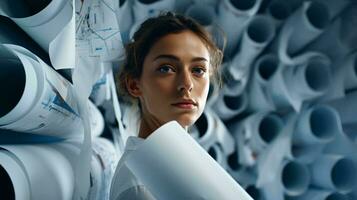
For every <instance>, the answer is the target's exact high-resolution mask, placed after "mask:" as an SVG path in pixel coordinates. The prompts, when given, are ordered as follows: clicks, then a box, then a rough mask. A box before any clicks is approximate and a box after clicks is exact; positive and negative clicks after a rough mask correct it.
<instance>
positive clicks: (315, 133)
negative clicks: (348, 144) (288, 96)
mask: <svg viewBox="0 0 357 200" xmlns="http://www.w3.org/2000/svg"><path fill="white" fill-rule="evenodd" d="M340 132H342V127H341V120H340V118H339V115H338V113H337V112H336V110H334V109H333V108H331V107H329V106H325V105H315V106H314V107H311V108H309V109H307V110H306V111H302V113H301V115H300V116H299V119H298V122H297V126H296V130H295V132H294V136H293V142H294V144H300V145H313V144H322V143H325V144H326V143H328V142H331V141H332V140H333V139H334V138H335V137H336V135H337V134H339V133H340Z"/></svg>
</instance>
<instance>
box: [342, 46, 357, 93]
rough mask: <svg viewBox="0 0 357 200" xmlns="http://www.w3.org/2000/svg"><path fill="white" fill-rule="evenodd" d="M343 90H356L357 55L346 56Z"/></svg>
mask: <svg viewBox="0 0 357 200" xmlns="http://www.w3.org/2000/svg"><path fill="white" fill-rule="evenodd" d="M345 68H346V72H345V78H344V80H345V82H344V83H345V84H344V85H345V90H352V89H356V88H357V53H354V54H352V55H350V56H348V60H347V61H346V63H345Z"/></svg>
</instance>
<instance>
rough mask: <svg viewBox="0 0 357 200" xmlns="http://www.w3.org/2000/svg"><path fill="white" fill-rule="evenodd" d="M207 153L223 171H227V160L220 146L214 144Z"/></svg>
mask: <svg viewBox="0 0 357 200" xmlns="http://www.w3.org/2000/svg"><path fill="white" fill-rule="evenodd" d="M207 152H208V154H209V155H210V156H211V157H212V158H213V159H214V160H215V161H216V162H217V163H218V164H219V165H220V166H221V167H222V168H223V169H227V158H226V156H225V155H224V154H223V150H222V147H221V145H219V144H218V143H215V144H213V145H212V146H211V147H210V148H209V149H208V151H207Z"/></svg>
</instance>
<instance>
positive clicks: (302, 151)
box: [288, 144, 326, 164]
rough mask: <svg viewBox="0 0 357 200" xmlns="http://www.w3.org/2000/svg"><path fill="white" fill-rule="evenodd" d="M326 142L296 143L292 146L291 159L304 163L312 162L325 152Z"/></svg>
mask: <svg viewBox="0 0 357 200" xmlns="http://www.w3.org/2000/svg"><path fill="white" fill-rule="evenodd" d="M325 147H326V145H325V144H313V145H301V146H299V145H295V144H292V145H291V146H290V152H289V156H288V157H289V159H293V160H294V161H297V162H300V163H303V164H311V163H313V162H315V160H316V159H317V158H318V157H319V156H321V154H322V153H323V152H324V149H325Z"/></svg>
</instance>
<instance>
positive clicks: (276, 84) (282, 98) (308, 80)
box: [267, 54, 331, 111]
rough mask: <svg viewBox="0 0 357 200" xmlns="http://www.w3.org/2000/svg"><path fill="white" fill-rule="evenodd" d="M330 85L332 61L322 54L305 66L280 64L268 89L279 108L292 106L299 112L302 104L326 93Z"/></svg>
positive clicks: (311, 59)
mask: <svg viewBox="0 0 357 200" xmlns="http://www.w3.org/2000/svg"><path fill="white" fill-rule="evenodd" d="M330 84H331V71H330V61H329V60H328V58H327V57H326V56H324V55H323V54H320V55H319V56H315V57H312V58H310V59H309V60H308V62H307V63H306V64H303V65H298V66H294V67H289V66H285V65H283V64H282V63H280V65H279V67H278V70H277V72H276V73H275V74H274V76H273V77H272V78H271V81H270V82H269V85H268V86H267V88H268V91H269V92H270V94H271V96H272V98H273V101H274V103H275V105H276V107H277V108H283V107H289V106H292V107H293V108H294V110H296V111H299V110H300V109H301V106H302V103H304V102H305V101H308V100H312V99H316V98H318V97H320V96H322V95H323V94H324V93H326V92H327V90H328V88H329V85H330Z"/></svg>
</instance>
